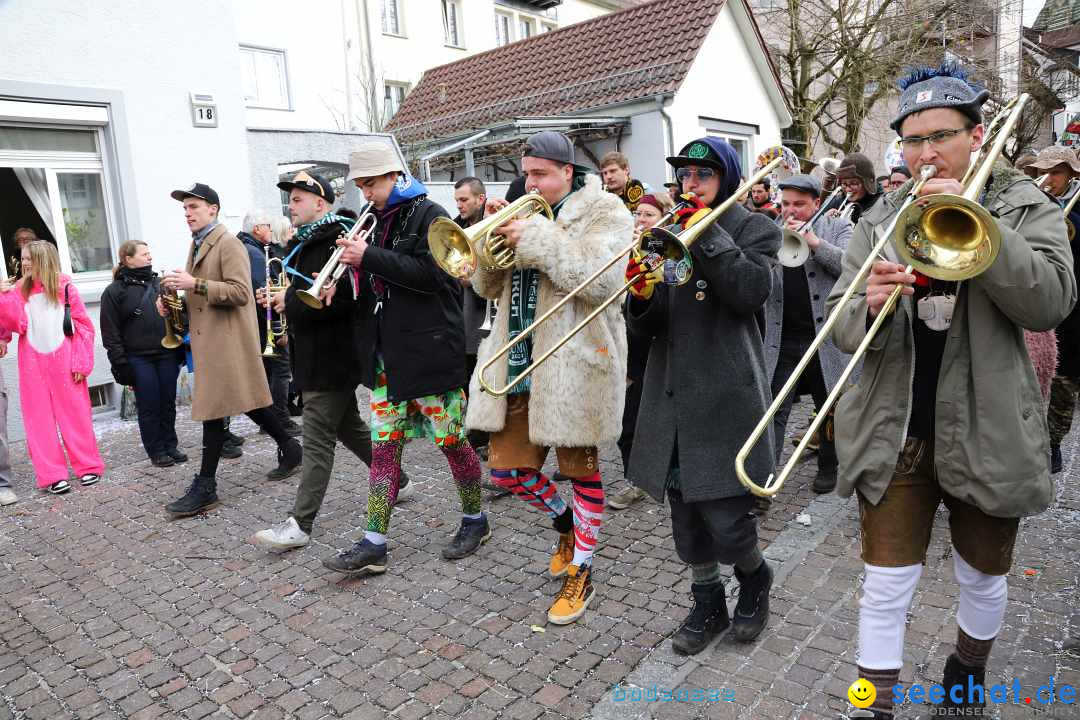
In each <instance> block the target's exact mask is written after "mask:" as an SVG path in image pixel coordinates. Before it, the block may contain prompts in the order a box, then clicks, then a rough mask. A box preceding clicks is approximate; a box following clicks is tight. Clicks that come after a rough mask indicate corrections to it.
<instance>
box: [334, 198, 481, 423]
mask: <svg viewBox="0 0 1080 720" xmlns="http://www.w3.org/2000/svg"><path fill="white" fill-rule="evenodd" d="M438 217H449V215H448V214H447V212H446V211H445V210H443V208H442V207H441V206H439V205H437V204H436V203H434V202H432V201H431V200H428V199H427V198H426V197H423V196H421V197H418V198H415V199H414V200H410V201H407V202H405V203H403V205H402V207H401V208H400V209H399V210H398V212H397V214H396V215H394V217H393V219H392V220H391V222H392V227H391V228H390V235H389V237H388V239H387V243H386V247H379V246H378V245H379V240H380V239H381V238H382V237H383V230H384V228H383V226H382V225H381V224H380V225H379V226H378V227H376V229H375V232H374V233H373V235H372V238H371V244H370V246H369V247H368V248H367V250H366V251H365V252H364V258H363V260H362V270H363V271H364V272H363V278H364V281H363V283H364V288H363V294H362V295H361V298H360V312H359V323H360V328H361V336H362V337H363V339H364V344H363V350H364V352H365V354H366V361H365V363H364V381H363V382H364V385H366V386H367V387H369V388H374V387H375V355H376V352H381V353H382V357H383V361H384V363H385V368H386V375H387V384H388V387H387V398H388V399H389V400H390V401H391V402H401V401H403V400H411V399H412V398H417V397H423V396H424V395H433V394H437V393H443V392H447V391H449V390H454V389H456V388H461V387H464V386H465V384H466V382H467V378H466V375H465V322H464V318H463V315H462V288H461V284H460V283H459V282H458V281H457V280H456V279H455V278H453V277H451V276H450V275H447V274H446V273H445V272H443V271H442V270H441V269H440V268H439V266H438V265H437V264H436V263H435V260H434V258H432V256H431V253H430V252H429V251H428V238H427V235H428V228H430V227H431V223H432V222H433V221H434V220H435V218H438ZM380 223H381V221H380ZM375 277H377V278H380V279H381V280H382V282H383V283H384V287H385V294H386V297H385V298H383V300H382V306H381V307H378V304H377V299H376V297H375V293H374V290H373V285H374V282H373V280H374V278H375ZM335 302H336V300H335ZM377 308H378V312H376V309H377Z"/></svg>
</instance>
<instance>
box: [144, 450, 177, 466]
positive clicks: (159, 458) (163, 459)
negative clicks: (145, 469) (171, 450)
mask: <svg viewBox="0 0 1080 720" xmlns="http://www.w3.org/2000/svg"><path fill="white" fill-rule="evenodd" d="M150 464H151V465H153V466H154V467H172V466H173V465H175V464H176V461H175V460H173V459H172V456H171V455H169V454H168V453H162V454H161V455H155V456H154V457H152V458H150Z"/></svg>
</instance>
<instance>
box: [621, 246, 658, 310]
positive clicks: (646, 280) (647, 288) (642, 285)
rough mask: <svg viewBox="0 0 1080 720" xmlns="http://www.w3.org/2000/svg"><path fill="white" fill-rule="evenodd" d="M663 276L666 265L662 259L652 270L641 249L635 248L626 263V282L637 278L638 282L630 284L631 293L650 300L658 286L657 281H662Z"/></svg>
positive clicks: (638, 297) (641, 298)
mask: <svg viewBox="0 0 1080 720" xmlns="http://www.w3.org/2000/svg"><path fill="white" fill-rule="evenodd" d="M663 277H664V265H663V260H662V259H661V260H660V261H659V264H658V266H657V267H654V268H653V269H652V270H650V269H649V268H648V267H646V264H645V256H644V255H642V254H641V252H640V251H638V250H634V251H632V252H631V253H630V259H629V261H628V262H627V263H626V282H630V281H631V280H633V279H634V278H637V282H635V283H634V284H633V285H631V286H630V294H631V295H633V296H634V297H636V298H637V299H639V300H648V299H649V298H651V297H652V294H653V288H655V287H656V285H657V283H660V282H662V280H663Z"/></svg>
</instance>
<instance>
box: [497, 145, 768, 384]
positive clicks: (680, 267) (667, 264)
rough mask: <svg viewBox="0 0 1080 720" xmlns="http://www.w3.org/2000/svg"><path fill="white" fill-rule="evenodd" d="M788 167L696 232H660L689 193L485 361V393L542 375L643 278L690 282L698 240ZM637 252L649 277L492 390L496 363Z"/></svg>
mask: <svg viewBox="0 0 1080 720" xmlns="http://www.w3.org/2000/svg"><path fill="white" fill-rule="evenodd" d="M783 162H784V158H783V157H782V156H781V157H777V158H775V159H773V160H772V161H771V162H769V163H768V164H767V165H765V166H764V167H763V168H761V169H760V170H758V171H757V172H756V173H754V175H753V176H751V178H750V179H749V180H747V181H746V182H745V183H743V184H742V185H740V186H739V187H738V188H736V189H735V191H734V192H733V193H732V194H731V196H730V197H729V198H728V199H727V200H725V201H724V202H722V203H720V204H719V205H717V206H716V207H715V208H713V209H712V210H709V211H708V212H707V213H705V214H704V215H702V216H700V217H699V218H698V219H697V221H696V222H693V223H692V224H691V225H690V227H688V228H686V229H685V230H683V231H682V232H680V233H679V234H678V235H676V234H675V233H673V232H671V231H670V230H665V229H663V228H662V227H660V225H662V224H666V223H668V222H671V220H672V219H673V218H674V217H675V216H676V214H677V213H678V212H679V211H680V210H682V209H683V208H685V207H689V206H690V205H691V204H692V202H691V201H692V199H693V196H692V195H689V194H688V195H686V196H684V198H687V199H686V200H684V201H683V202H681V203H679V204H678V205H676V206H675V207H674V208H672V209H671V210H670V211H669V212H668V213H667V215H665V216H664V217H663V218H661V219H660V220H659V222H657V224H656V225H655V226H653V227H651V228H648V229H646V230H644V231H643V232H642V233H641V236H640V237H639V238H638V239H637V240H635V241H634V242H632V243H630V245H628V246H627V247H625V248H623V249H622V250H620V251H619V252H618V253H616V254H615V256H614V257H612V258H611V260H609V261H608V262H607V263H605V264H604V266H603V267H601V268H600V269H598V270H596V271H595V272H594V273H593V274H592V275H590V276H589V277H587V278H585V280H583V281H582V282H581V284H580V285H578V286H577V287H576V288H574V289H573V290H571V291H570V292H569V293H567V294H566V295H565V296H563V298H562V299H561V300H559V301H558V302H557V303H555V304H554V305H552V306H551V308H550V309H548V310H547V311H546V312H545V313H544V314H543V315H541V316H540V317H538V318H536V320H535V321H534V322H533V323H532V325H530V326H529V327H527V328H525V329H524V330H522V331H521V332H520V333H518V334H517V335H515V336H514V337H513V338H511V339H510V340H509V341H508V342H507V343H506V344H504V345H503V346H502V347H501V348H499V349H498V350H496V351H495V353H494V354H493V355H492V356H491V358H490V359H488V361H487V362H485V363H484V364H483V366H481V368H480V370H479V375H478V376H477V379H478V380H479V382H480V387H481V388H482V389H483V390H484V392H486V393H489V394H491V395H495V396H502V395H506V394H507V393H509V392H510V390H511V389H512V388H513V387H514V385H516V384H518V383H519V382H521V381H522V380H524V379H525V378H527V377H528V376H529V375H531V374H532V373H533V371H535V370H536V368H538V367H540V365H541V364H543V363H544V362H545V361H546V360H547V359H548V358H549V357H551V356H552V355H554V354H555V353H556V352H558V351H559V349H560V348H561V347H562V346H563V345H565V344H566V343H567V342H569V341H570V339H571V338H572V337H574V336H575V335H577V334H578V333H579V332H581V330H582V329H583V328H584V327H585V326H586V325H588V324H589V323H591V322H592V321H593V320H594V319H595V318H596V317H597V316H598V315H600V313H602V312H604V310H606V309H607V307H608V306H609V305H611V304H612V303H613V302H615V301H617V300H621V299H622V297H623V294H624V293H626V291H627V290H629V289H630V288H631V287H633V286H634V285H635V284H636V283H637V282H638V281H640V280H641V279H642V278H643V277H645V276H646V275H648V274H650V273H652V272H654V271H655V270H657V269H660V268H663V271H664V279H663V282H664V284H665V285H671V286H679V285H684V284H686V283H687V282H689V281H690V276H691V274H692V268H693V264H692V262H691V260H690V246H691V245H693V244H694V243H695V242H697V240H698V238H700V237H701V235H702V234H704V233H705V231H706V230H708V229H709V228H710V227H711V226H712V224H713V223H715V222H716V221H717V220H718V219H720V216H721V215H723V214H724V213H725V212H727V211H728V210H730V209H731V207H732V206H734V205H736V204H738V202H739V196H741V195H742V194H743V193H746V192H749V191H750V188H752V187H754V185H756V184H757V183H759V182H761V180H762V178H764V177H765V176H766V175H768V174H769V173H771V172H772V171H773V170H774V169H776V167H777V166H779V165H780V164H781V163H783ZM496 227H497V226H496ZM634 250H640V251H642V252H643V253H644V257H643V258H642V261H641V262H642V266H643V267H644V270H643V272H641V273H638V274H637V275H635V276H634V277H632V278H630V279H629V280H627V281H626V282H625V283H624V284H623V286H622V287H621V288H619V289H618V290H616V291H615V292H614V293H612V294H611V295H610V296H609V297H608V298H607V299H606V300H604V301H603V302H602V303H600V304H599V305H598V306H597V307H596V308H595V309H594V310H593V311H592V312H590V313H589V314H588V315H586V316H585V318H584V319H582V320H581V321H580V322H579V323H578V324H577V325H575V326H574V327H573V328H571V329H570V331H569V332H567V333H566V335H564V336H563V337H562V338H561V339H560V340H559V341H558V342H557V343H555V344H554V345H553V346H552V347H550V348H548V349H547V350H546V351H545V352H544V353H542V354H541V355H540V356H539V357H538V358H536V359H535V360H533V362H532V363H531V364H530V365H529V366H528V367H527V368H525V369H524V370H522V371H521V373H519V374H518V376H517V377H516V378H514V380H513V381H512V382H509V383H507V384H506V385H505V386H503V387H501V388H496V387H492V385H491V384H490V383H489V382H488V381H487V379H486V378H485V377H484V375H485V374H486V373H487V371H488V370H489V369H490V368H491V366H492V365H494V364H495V363H496V362H499V360H500V358H502V357H504V356H505V355H507V354H508V353H509V352H510V350H511V349H512V348H513V347H514V345H516V344H517V343H519V342H521V341H522V340H524V339H525V338H527V337H529V336H530V335H532V334H533V333H534V332H535V331H536V329H537V328H538V327H540V326H541V325H542V324H543V323H545V322H547V321H548V319H549V318H550V317H551V316H552V315H554V314H555V313H556V312H558V311H559V310H560V309H562V307H563V306H564V305H566V304H567V303H569V302H572V301H573V300H574V298H576V297H577V296H578V295H580V294H581V292H582V291H583V290H584V289H585V288H587V287H588V286H589V285H591V284H592V283H593V282H595V281H596V279H597V278H599V277H600V276H601V275H603V274H604V273H606V272H607V271H608V270H609V269H610V268H611V267H612V266H613V265H615V264H616V263H617V262H619V261H624V262H625V260H626V256H627V255H629V254H630V253H631V252H633V251H634Z"/></svg>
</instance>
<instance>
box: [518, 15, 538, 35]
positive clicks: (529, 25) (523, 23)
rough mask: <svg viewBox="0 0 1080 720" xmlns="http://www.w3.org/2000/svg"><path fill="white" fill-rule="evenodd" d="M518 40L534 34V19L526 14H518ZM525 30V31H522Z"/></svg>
mask: <svg viewBox="0 0 1080 720" xmlns="http://www.w3.org/2000/svg"><path fill="white" fill-rule="evenodd" d="M517 20H518V24H517V30H518V40H528V39H529V38H531V37H535V36H536V20H535V19H533V18H531V17H529V16H528V15H518V18H517ZM523 30H527V32H522V31H523Z"/></svg>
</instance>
